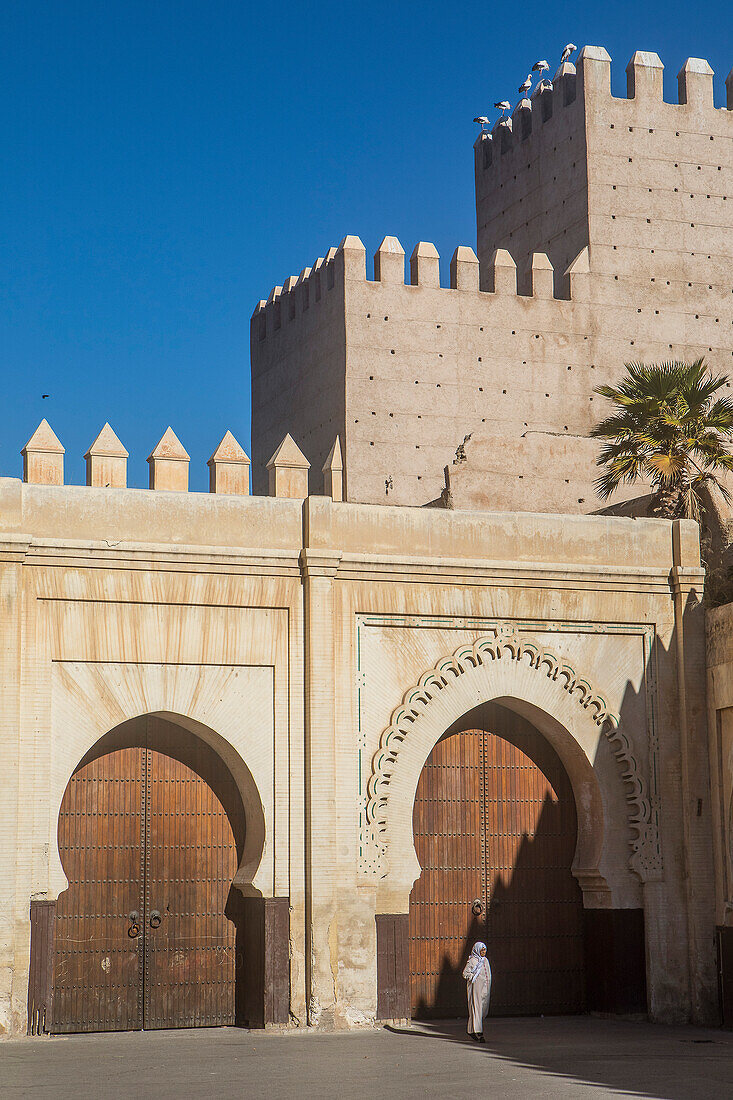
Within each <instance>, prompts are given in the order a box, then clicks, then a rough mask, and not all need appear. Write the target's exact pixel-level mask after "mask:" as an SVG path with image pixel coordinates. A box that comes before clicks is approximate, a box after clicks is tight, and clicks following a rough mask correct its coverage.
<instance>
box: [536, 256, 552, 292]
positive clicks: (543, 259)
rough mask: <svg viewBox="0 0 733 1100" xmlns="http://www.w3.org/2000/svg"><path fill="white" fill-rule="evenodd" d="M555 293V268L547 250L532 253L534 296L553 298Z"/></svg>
mask: <svg viewBox="0 0 733 1100" xmlns="http://www.w3.org/2000/svg"><path fill="white" fill-rule="evenodd" d="M554 295H555V269H554V268H553V266H552V264H551V263H550V259H549V257H548V256H547V254H546V253H545V252H535V253H533V255H532V297H533V298H553V297H554Z"/></svg>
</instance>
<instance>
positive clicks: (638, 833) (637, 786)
mask: <svg viewBox="0 0 733 1100" xmlns="http://www.w3.org/2000/svg"><path fill="white" fill-rule="evenodd" d="M496 662H502V665H503V666H504V667H506V665H508V664H510V663H514V666H515V668H516V671H517V672H520V671H521V672H524V670H525V669H527V670H532V672H533V673H534V674H536V675H537V677H541V678H543V679H544V680H546V681H549V686H550V688H551V689H552V688H555V689H556V691H557V693H558V696H559V698H558V702H562V701H564V702H567V701H568V700H571V701H572V703H573V704H577V706H578V708H579V710H580V711H581V712H583V714H582V716H583V717H584V718H585V721H586V722H590V723H592V724H593V725H594V726H595V727H597V729H598V730H600V732H601V734H602V735H603V736H604V737H605V738H606V739H607V741H608V743H609V745H610V747H611V750H612V752H613V754H614V756H615V757H616V759H617V761H618V763H619V765H620V769H621V776H622V780H623V784H624V793H625V798H626V803H627V805H628V824H629V844H630V847H631V854H630V857H629V866H630V868H631V870H632V871H633V872H635V874H636V875H638V877H639V878H640V879H641V881H642V882H644V881H648V880H651V879H656V878H659V877H660V876H661V853H660V845H659V836H658V827H657V822H656V815H655V814H654V813H653V808H652V800H651V799H650V797H649V794H648V787H647V782H646V779H645V777H644V775H643V773H642V769H641V766H640V761H639V759H638V758H637V755H636V754H635V751H634V749H633V747H632V745H631V743H630V741H629V738H628V737H627V735H626V733H625V732H624V730H623V728H622V726H621V721H620V718H619V715H618V714H615V713H614V712H613V711H612V710H611V709H610V708H609V705H608V702H607V700H606V699H605V697H604V696H603V695H602V694H601V693H600V692H598V691H597V690H596V689H595V688H594V687H593V685H592V684H591V683H590V681H589V680H588V679H587V678H585V677H584V676H581V675H580V674H579V673H578V672H577V671H576V670H575V669H574V668H573V667H572V666H571V665H570V664H568V663H567V661H565V660H563V659H562V658H561V657H559V656H558V655H557V654H556V653H554V652H553V650H551V649H549V648H547V647H545V646H542V645H540V644H538V643H537V642H535V641H533V640H531V639H525V638H521V637H520V636H519V634H518V632H517V630H516V628H515V627H514V626H513V625H511V624H507V623H500V624H497V627H496V635H491V636H483V637H480V638H478V639H477V640H476V641H475V642H474V643H473V645H463V646H461V647H460V648H459V649H457V650H456V651H455V652H454V653H453V654H452V655H450V656H446V657H444V658H442V659H441V660H440V661H438V663H437V664H436V665H435V667H434V668H432V669H430V670H429V671H428V672H426V673H424V674H423V675H422V676H421V677H420V679H419V680H418V682H417V684H415V685H414V686H413V687H411V688H410V689H409V690H408V691H407V692H406V693H405V695H404V697H403V700H402V703H401V704H400V705H399V706H398V707H397V708H396V709H395V710H394V711H393V712H392V716H391V721H390V724H389V726H387V728H386V729H385V730H384V731H383V733H382V735H381V737H380V741H379V747H378V749H377V751H376V752H375V754H374V756H373V758H372V768H371V774H370V776H369V780H368V783H367V801H366V807H365V820H366V823H367V827H368V829H369V833H370V839H371V840H372V841H373V843H374V844H375V845H376V848H377V853H378V859H379V863H380V864H381V865H384V863H385V862H386V860H387V858H388V849H389V842H390V835H389V834H390V810H391V806H390V798H391V794H392V787H393V780H394V779H395V776H396V774H397V772H398V769H399V761H400V754H401V752H402V750H403V749H404V746H405V744H406V743H407V742H408V741H409V740H410V737H411V734H412V737H413V738H414V737H415V734H416V730H417V727H418V726H419V724H420V722H421V719H424V717H425V716H426V715H427V713H428V712H429V711H430V710H431V708H435V707H436V706H438V707H440V705H441V703H442V701H443V696H444V694H445V693H447V694H450V693H451V688H452V686H453V685H456V684H457V682H458V681H460V680H462V679H463V678H466V679H471V678H472V673H476V672H478V670H483V671H484V672H485V671H486V670H487V669H489V668H490V666H492V665H494V664H495V663H496ZM518 666H519V667H518ZM507 671H508V669H507ZM538 686H539V685H538ZM547 687H548V684H547V683H545V684H544V687H543V689H542V690H543V693H544V694H545V695H547ZM560 693H562V695H560ZM499 694H500V695H505V694H506V692H505V691H504V690H502V691H500V692H499ZM551 694H552V691H551ZM476 701H477V702H478V701H487V700H484V699H481V700H479V699H478V698H477V700H476ZM580 716H581V715H579V717H580ZM446 728H447V725H446ZM402 813H403V815H404V808H403V809H402ZM410 816H411V811H410ZM417 873H419V866H418V869H417Z"/></svg>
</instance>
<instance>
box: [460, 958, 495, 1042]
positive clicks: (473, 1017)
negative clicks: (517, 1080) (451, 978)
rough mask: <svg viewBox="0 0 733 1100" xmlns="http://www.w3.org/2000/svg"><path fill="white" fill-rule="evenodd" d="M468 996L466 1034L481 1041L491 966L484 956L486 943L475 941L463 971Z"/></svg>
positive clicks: (487, 1004)
mask: <svg viewBox="0 0 733 1100" xmlns="http://www.w3.org/2000/svg"><path fill="white" fill-rule="evenodd" d="M463 977H464V978H465V979H466V994H467V997H468V1027H467V1029H466V1030H467V1031H468V1034H469V1035H471V1036H473V1037H474V1038H476V1039H478V1038H479V1037H480V1039H481V1040H482V1041H483V1034H484V1017H485V1016H488V1014H489V997H490V996H491V967H490V966H489V960H488V959H487V958H486V944H485V943H480V942H478V943H475V944H474V945H473V948H472V950H471V954H470V955H469V956H468V962H467V963H466V966H465V968H464V971H463Z"/></svg>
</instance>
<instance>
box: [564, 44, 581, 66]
mask: <svg viewBox="0 0 733 1100" xmlns="http://www.w3.org/2000/svg"><path fill="white" fill-rule="evenodd" d="M577 48H578V47H577V46H575V45H573V43H572V42H568V44H567V46H566V47H565V49H564V50H563V51H562V57H561V58H560V64H561V65H562V63H563V62H564V61H568V60H569V58H570V55H571V54H573V53H575V51H576V50H577Z"/></svg>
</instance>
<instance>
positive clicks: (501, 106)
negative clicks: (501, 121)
mask: <svg viewBox="0 0 733 1100" xmlns="http://www.w3.org/2000/svg"><path fill="white" fill-rule="evenodd" d="M494 106H495V107H496V109H497V111H503V112H504V114H506V113H507V111H511V109H512V105H511V103H509V102H508V101H507V100H506V99H502V100H500V101H499V102H498V103H495V104H494Z"/></svg>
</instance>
